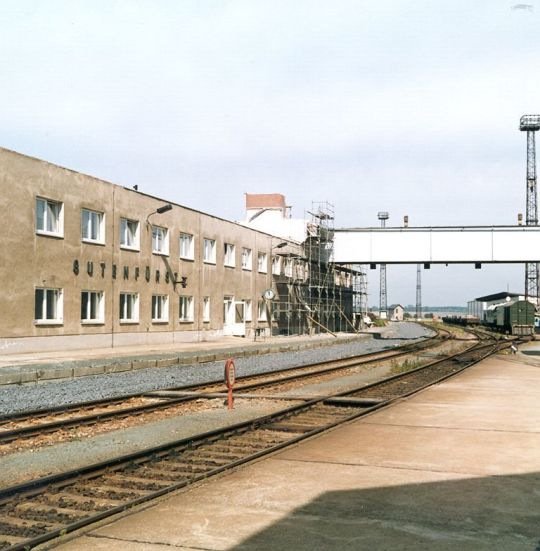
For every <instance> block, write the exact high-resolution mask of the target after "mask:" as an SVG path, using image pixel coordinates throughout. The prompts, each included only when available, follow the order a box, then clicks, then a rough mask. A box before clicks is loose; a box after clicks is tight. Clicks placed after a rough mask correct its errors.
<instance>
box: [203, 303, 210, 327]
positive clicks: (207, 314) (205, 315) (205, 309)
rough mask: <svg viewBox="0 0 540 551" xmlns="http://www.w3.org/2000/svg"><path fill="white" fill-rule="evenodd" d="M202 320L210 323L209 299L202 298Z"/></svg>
mask: <svg viewBox="0 0 540 551" xmlns="http://www.w3.org/2000/svg"><path fill="white" fill-rule="evenodd" d="M202 318H203V321H204V322H209V321H210V297H203V302H202Z"/></svg>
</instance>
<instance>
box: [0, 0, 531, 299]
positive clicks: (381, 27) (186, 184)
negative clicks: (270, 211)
mask: <svg viewBox="0 0 540 551" xmlns="http://www.w3.org/2000/svg"><path fill="white" fill-rule="evenodd" d="M530 1H531V2H532V1H534V0H530ZM513 5H515V4H514V2H512V1H509V2H507V1H504V0H468V1H465V0H452V1H449V0H440V1H437V2H433V1H432V0H415V1H414V2H412V1H405V0H355V1H352V0H351V1H347V0H332V1H331V2H328V1H327V0H325V1H319V0H283V1H281V0H221V1H217V0H216V1H209V0H193V1H191V0H171V1H167V0H148V1H140V0H121V1H120V0H119V1H114V0H106V1H104V0H92V1H86V0H66V1H64V0H36V1H29V0H16V1H12V0H0V18H1V23H2V33H1V34H0V71H1V76H2V80H1V82H2V85H1V86H0V101H1V105H2V109H0V132H1V140H0V145H1V146H3V147H7V148H9V149H14V150H16V151H19V152H22V153H26V154H28V155H32V156H36V157H39V158H42V159H45V160H48V161H51V162H54V163H57V164H60V165H62V166H66V167H69V168H73V169H75V170H78V171H81V172H85V173H88V174H91V175H94V176H98V177H100V178H103V179H106V180H110V181H112V182H114V183H118V184H121V185H125V186H133V185H135V184H137V185H139V189H141V190H143V191H145V192H147V193H151V194H154V195H158V196H161V197H164V198H166V199H170V200H173V201H176V202H178V203H181V204H185V205H187V206H191V207H193V208H197V209H201V210H204V211H207V212H210V213H213V214H217V215H219V216H223V217H225V218H229V219H240V218H242V217H243V206H244V203H243V199H244V198H243V194H244V192H252V193H267V192H280V193H283V194H285V195H286V197H287V201H288V203H289V204H291V205H293V214H295V215H298V216H303V215H304V212H305V210H308V209H309V208H310V206H311V201H326V200H327V201H330V202H331V203H333V204H334V205H335V210H336V225H337V226H341V227H346V226H369V225H376V224H377V212H378V211H379V210H387V211H389V212H390V216H391V218H390V225H391V224H392V222H394V223H395V224H396V225H399V224H401V220H402V217H403V215H404V214H408V215H409V219H410V223H411V225H445V224H447V225H458V224H512V223H515V220H516V216H517V213H518V212H523V211H524V208H525V158H526V143H525V136H524V135H523V134H521V133H520V132H519V130H518V124H519V118H520V116H521V115H522V114H524V113H537V112H539V111H540V71H539V70H538V68H539V65H540V32H539V21H540V19H539V18H540V4H539V5H538V6H533V8H531V9H512V8H513ZM377 275H378V273H377V272H371V273H370V295H371V299H370V303H376V302H377V295H378V284H377V279H378V277H377ZM523 279H524V276H523V267H522V266H501V267H491V268H490V267H485V269H482V270H476V271H475V270H474V268H472V267H470V266H461V267H449V268H446V267H433V268H432V270H430V271H429V272H427V273H426V274H425V276H424V303H425V304H448V303H452V304H463V303H464V302H466V301H467V300H468V299H470V298H472V297H474V296H478V295H480V294H485V293H489V292H495V291H499V290H503V289H506V287H507V285H509V286H510V289H511V290H521V289H522V288H523ZM388 287H389V301H390V302H402V303H407V302H414V300H415V267H413V266H411V267H390V268H389V279H388Z"/></svg>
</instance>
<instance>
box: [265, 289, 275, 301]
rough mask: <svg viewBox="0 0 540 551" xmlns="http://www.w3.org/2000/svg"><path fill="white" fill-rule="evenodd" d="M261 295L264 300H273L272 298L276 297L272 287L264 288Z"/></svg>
mask: <svg viewBox="0 0 540 551" xmlns="http://www.w3.org/2000/svg"><path fill="white" fill-rule="evenodd" d="M262 296H263V298H265V299H266V300H273V299H274V298H276V293H275V292H274V289H266V291H264V293H263V295H262Z"/></svg>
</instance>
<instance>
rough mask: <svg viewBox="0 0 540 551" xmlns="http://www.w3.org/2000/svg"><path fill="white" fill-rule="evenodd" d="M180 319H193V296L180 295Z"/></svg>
mask: <svg viewBox="0 0 540 551" xmlns="http://www.w3.org/2000/svg"><path fill="white" fill-rule="evenodd" d="M180 321H193V297H180Z"/></svg>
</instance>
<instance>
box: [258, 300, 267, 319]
mask: <svg viewBox="0 0 540 551" xmlns="http://www.w3.org/2000/svg"><path fill="white" fill-rule="evenodd" d="M257 319H258V320H259V321H266V302H265V301H264V300H259V302H258V303H257Z"/></svg>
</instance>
